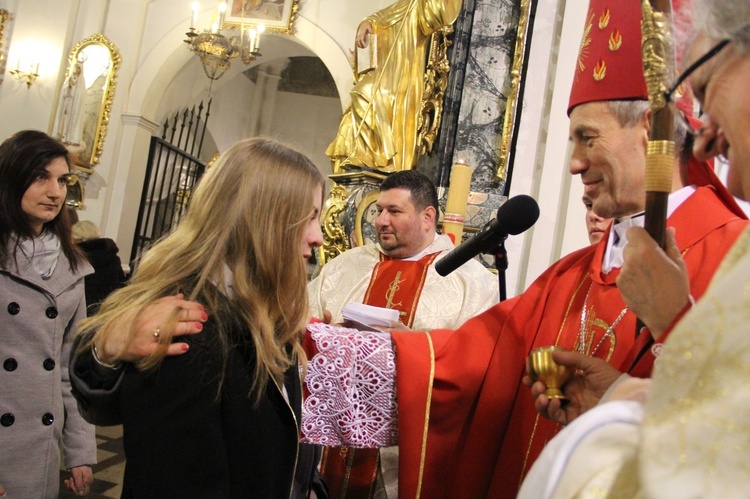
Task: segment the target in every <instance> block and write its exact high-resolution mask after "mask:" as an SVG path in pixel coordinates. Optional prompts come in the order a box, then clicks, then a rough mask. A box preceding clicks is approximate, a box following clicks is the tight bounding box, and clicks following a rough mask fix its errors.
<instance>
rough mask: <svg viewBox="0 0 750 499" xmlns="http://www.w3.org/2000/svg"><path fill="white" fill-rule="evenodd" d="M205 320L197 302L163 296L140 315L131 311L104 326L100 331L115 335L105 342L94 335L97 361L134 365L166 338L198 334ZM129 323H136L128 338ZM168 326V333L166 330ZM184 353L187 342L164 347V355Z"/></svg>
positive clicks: (177, 296) (204, 312) (205, 316)
mask: <svg viewBox="0 0 750 499" xmlns="http://www.w3.org/2000/svg"><path fill="white" fill-rule="evenodd" d="M207 319H208V315H207V314H206V310H205V308H203V305H201V304H200V303H197V302H194V301H188V300H185V299H184V295H182V294H177V295H174V296H165V297H163V298H159V299H158V300H156V301H154V302H153V303H152V304H150V305H148V306H146V307H145V308H143V309H142V310H141V312H140V313H138V310H133V311H131V312H128V313H126V314H125V315H124V316H123V317H122V318H121V319H119V320H117V321H116V322H110V323H109V324H106V325H105V326H104V328H107V329H110V328H116V329H115V332H114V334H107V335H106V337H107V339H106V341H104V340H102V339H100V336H101V335H99V334H97V339H96V340H95V345H96V351H97V354H98V357H99V359H100V360H101V361H102V362H105V363H107V364H110V363H112V362H113V361H115V360H120V361H125V362H135V361H138V360H140V359H142V358H144V357H147V356H149V355H151V354H153V353H154V352H155V351H156V349H157V348H159V347H160V342H163V341H165V340H169V339H170V337H174V336H182V335H186V334H196V333H200V332H201V331H202V330H203V323H204V322H206V320H207ZM133 322H135V323H136V332H135V335H134V336H133V338H132V339H131V338H130V327H131V324H132V323H133ZM170 324H171V325H172V326H171V327H170V326H169V325H170ZM168 327H169V328H170V329H171V331H167V328H168ZM104 328H103V329H104ZM187 351H188V344H187V343H182V342H177V343H170V344H169V345H168V346H167V350H166V354H167V355H180V354H183V353H185V352H187Z"/></svg>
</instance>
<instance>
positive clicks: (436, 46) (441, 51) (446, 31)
mask: <svg viewBox="0 0 750 499" xmlns="http://www.w3.org/2000/svg"><path fill="white" fill-rule="evenodd" d="M451 33H453V26H446V27H444V28H441V29H439V30H438V31H436V32H435V33H434V34H433V35H432V38H431V40H430V50H429V54H430V55H429V59H428V61H427V66H426V68H425V75H424V90H423V92H424V93H423V95H422V109H421V111H420V113H419V122H418V124H417V126H418V128H419V132H418V135H417V144H419V154H420V155H422V154H427V153H428V152H430V151H432V146H433V144H434V143H435V139H436V138H437V134H438V132H439V131H440V123H441V121H442V116H443V101H444V99H445V89H446V88H448V73H449V72H450V69H451V63H450V61H449V60H448V47H450V46H451V41H450V40H449V39H448V36H449V35H450V34H451Z"/></svg>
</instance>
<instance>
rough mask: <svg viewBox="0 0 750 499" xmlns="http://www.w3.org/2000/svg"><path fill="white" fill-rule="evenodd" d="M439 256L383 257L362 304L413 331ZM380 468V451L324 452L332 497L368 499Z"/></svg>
mask: <svg viewBox="0 0 750 499" xmlns="http://www.w3.org/2000/svg"><path fill="white" fill-rule="evenodd" d="M439 254H440V252H437V253H431V254H429V255H425V256H423V257H422V258H420V259H419V260H417V261H414V260H396V259H393V258H390V257H387V256H385V255H383V254H382V253H381V254H380V261H379V262H378V263H377V264H376V265H375V268H373V270H372V275H371V277H370V284H369V285H368V286H367V291H365V297H364V299H363V302H364V303H365V304H366V305H372V306H375V307H383V308H391V309H395V310H398V311H399V321H400V322H401V323H402V324H404V325H405V326H407V327H411V326H412V324H413V323H414V315H415V312H416V310H417V305H418V304H419V297H420V296H421V294H422V289H423V288H424V283H425V279H426V278H427V272H428V271H429V269H430V266H431V265H432V262H434V261H435V258H437V256H438V255H439ZM378 464H379V451H378V449H354V448H352V447H330V448H326V449H324V452H323V458H322V459H321V462H320V470H321V473H322V474H323V478H324V479H325V481H326V484H328V489H329V494H330V497H336V498H344V497H346V498H350V499H358V498H363V499H367V498H370V497H372V494H373V492H374V491H375V483H376V481H377V477H378V467H379V466H378Z"/></svg>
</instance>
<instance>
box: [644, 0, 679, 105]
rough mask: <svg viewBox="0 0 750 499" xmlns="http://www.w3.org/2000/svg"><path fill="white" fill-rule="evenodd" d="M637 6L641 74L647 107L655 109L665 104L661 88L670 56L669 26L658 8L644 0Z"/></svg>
mask: <svg viewBox="0 0 750 499" xmlns="http://www.w3.org/2000/svg"><path fill="white" fill-rule="evenodd" d="M641 9H642V13H643V21H642V22H641V31H642V35H643V41H642V50H643V76H644V77H645V79H646V86H647V87H648V99H649V102H650V103H651V109H652V110H654V111H658V110H659V109H661V108H663V107H664V106H665V105H666V104H667V103H666V101H665V99H664V90H666V88H667V87H668V85H669V78H670V77H671V72H670V71H671V64H670V61H673V60H674V55H673V54H674V47H673V43H672V29H671V25H670V22H669V19H668V17H667V16H665V15H664V13H662V12H656V11H654V10H653V9H652V8H651V3H650V2H649V1H648V0H641Z"/></svg>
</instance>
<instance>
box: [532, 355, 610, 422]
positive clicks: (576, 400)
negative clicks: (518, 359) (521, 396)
mask: <svg viewBox="0 0 750 499" xmlns="http://www.w3.org/2000/svg"><path fill="white" fill-rule="evenodd" d="M552 358H553V359H554V360H555V362H557V363H558V364H560V365H563V366H569V367H572V368H573V369H574V374H573V376H572V377H571V378H570V379H569V380H568V382H567V383H565V385H563V387H562V391H563V393H564V394H565V396H566V397H567V398H568V400H566V401H564V402H563V401H561V400H560V399H555V398H552V399H551V398H549V397H547V395H545V394H544V391H545V390H546V389H547V386H546V385H545V384H544V383H543V382H541V381H537V382H535V383H533V384H532V382H531V378H529V377H528V376H524V378H523V383H524V384H525V385H526V386H530V387H531V395H532V396H533V397H534V399H535V403H534V406H535V408H536V410H537V412H538V413H539V414H541V415H542V416H544V417H546V418H548V419H551V420H552V421H555V422H557V423H560V424H562V425H566V424H568V423H570V422H571V421H573V420H574V419H575V418H577V417H578V416H579V415H581V414H583V413H584V412H586V411H588V410H589V409H591V408H592V407H594V406H595V405H596V404H598V403H599V400H600V399H601V398H602V396H603V395H604V393H605V392H606V391H607V389H608V388H609V387H610V386H611V385H612V383H614V382H615V381H616V380H617V378H619V377H620V375H621V374H622V373H621V372H620V371H618V370H617V369H615V368H614V367H612V366H611V365H609V364H608V363H607V362H606V361H604V360H602V359H598V358H595V357H588V356H586V355H583V354H581V353H579V352H568V351H556V352H553V353H552Z"/></svg>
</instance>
